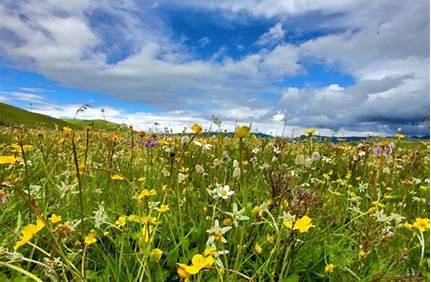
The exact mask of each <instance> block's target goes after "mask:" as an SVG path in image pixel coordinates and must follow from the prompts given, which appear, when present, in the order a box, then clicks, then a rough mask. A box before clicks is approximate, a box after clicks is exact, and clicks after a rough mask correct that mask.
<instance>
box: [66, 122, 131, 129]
mask: <svg viewBox="0 0 431 282" xmlns="http://www.w3.org/2000/svg"><path fill="white" fill-rule="evenodd" d="M64 121H66V122H67V123H69V124H71V125H73V126H74V127H78V128H84V127H86V126H91V127H93V128H96V129H102V130H108V131H111V130H119V129H121V128H124V127H122V126H121V125H120V124H117V123H113V122H109V121H105V120H101V119H94V120H84V119H64Z"/></svg>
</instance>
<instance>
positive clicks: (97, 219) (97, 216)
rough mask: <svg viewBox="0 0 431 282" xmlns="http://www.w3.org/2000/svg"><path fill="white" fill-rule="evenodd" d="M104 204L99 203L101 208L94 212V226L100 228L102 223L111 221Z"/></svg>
mask: <svg viewBox="0 0 431 282" xmlns="http://www.w3.org/2000/svg"><path fill="white" fill-rule="evenodd" d="M102 204H103V203H102ZM102 204H99V209H98V210H97V211H95V212H93V213H94V217H93V218H94V226H96V228H99V227H100V226H101V225H102V224H104V223H107V222H109V218H108V216H107V215H106V212H105V208H104V207H103V205H102Z"/></svg>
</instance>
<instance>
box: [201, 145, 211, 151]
mask: <svg viewBox="0 0 431 282" xmlns="http://www.w3.org/2000/svg"><path fill="white" fill-rule="evenodd" d="M212 147H213V145H211V144H205V145H203V146H202V150H204V151H206V152H208V151H211V149H212Z"/></svg>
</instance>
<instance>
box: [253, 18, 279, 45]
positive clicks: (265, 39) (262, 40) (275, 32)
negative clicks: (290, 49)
mask: <svg viewBox="0 0 431 282" xmlns="http://www.w3.org/2000/svg"><path fill="white" fill-rule="evenodd" d="M285 34H286V32H285V31H284V30H283V25H282V23H280V22H278V23H276V24H275V25H274V26H273V27H271V28H270V29H269V30H268V31H267V32H265V33H264V34H262V35H261V36H260V37H259V39H258V40H257V42H256V44H257V45H262V46H265V45H272V44H276V43H279V42H280V41H283V39H284V36H285Z"/></svg>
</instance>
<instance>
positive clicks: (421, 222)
mask: <svg viewBox="0 0 431 282" xmlns="http://www.w3.org/2000/svg"><path fill="white" fill-rule="evenodd" d="M413 226H414V227H416V228H417V229H419V231H420V232H424V231H427V230H428V229H430V220H429V218H416V220H415V222H413Z"/></svg>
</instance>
